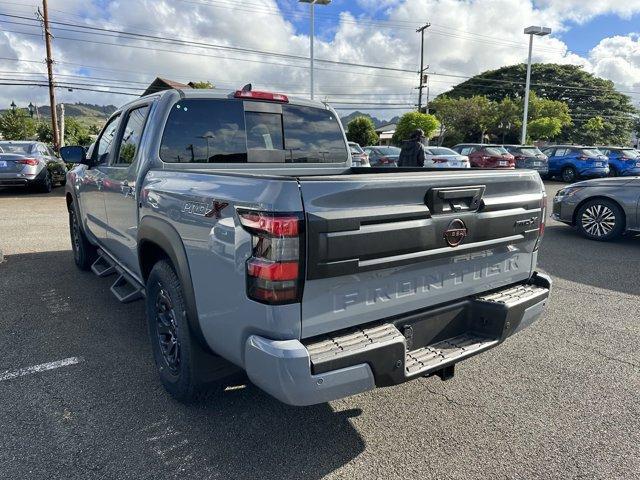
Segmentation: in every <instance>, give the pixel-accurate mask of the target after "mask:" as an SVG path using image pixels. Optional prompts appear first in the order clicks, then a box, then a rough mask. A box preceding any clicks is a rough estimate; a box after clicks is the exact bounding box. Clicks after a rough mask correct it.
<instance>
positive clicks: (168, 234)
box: [138, 216, 210, 351]
mask: <svg viewBox="0 0 640 480" xmlns="http://www.w3.org/2000/svg"><path fill="white" fill-rule="evenodd" d="M150 247H151V248H153V249H154V250H155V251H156V252H157V249H158V248H159V249H160V250H161V251H162V253H164V254H165V255H166V257H168V258H169V260H170V261H171V263H172V264H173V268H174V269H175V271H176V274H177V275H178V278H179V279H180V283H181V285H182V291H183V294H184V299H185V302H186V304H187V319H188V321H189V327H190V328H191V332H192V333H193V334H194V335H195V336H196V338H197V339H198V340H199V342H200V344H201V346H203V347H205V348H206V349H207V350H209V347H208V345H207V342H206V341H205V338H204V335H203V334H202V329H201V328H200V322H199V320H198V310H197V307H196V297H195V292H194V289H193V281H192V280H191V270H190V269H189V260H188V259H187V253H186V251H185V248H184V244H183V243H182V239H181V238H180V234H179V233H178V232H177V230H176V229H175V228H174V227H173V226H171V224H170V223H168V222H166V221H164V220H161V219H159V218H156V217H149V216H146V217H143V218H142V219H141V220H140V224H139V226H138V261H139V262H140V272H142V280H143V282H144V283H146V281H147V278H148V277H149V273H150V272H151V269H152V268H153V263H151V262H149V261H148V260H149V259H148V256H146V255H145V252H148V251H149V250H148V249H149V248H150ZM147 255H148V254H147ZM157 259H158V258H157V257H156V258H152V260H157ZM209 351H210V350H209Z"/></svg>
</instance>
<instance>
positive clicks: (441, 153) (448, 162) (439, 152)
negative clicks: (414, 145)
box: [424, 147, 470, 168]
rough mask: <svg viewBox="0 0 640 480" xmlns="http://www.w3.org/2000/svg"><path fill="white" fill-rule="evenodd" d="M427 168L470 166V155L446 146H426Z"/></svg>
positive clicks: (425, 163) (425, 159) (425, 162)
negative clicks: (461, 153)
mask: <svg viewBox="0 0 640 480" xmlns="http://www.w3.org/2000/svg"><path fill="white" fill-rule="evenodd" d="M424 166H425V167H427V168H469V167H470V165H469V157H467V156H466V155H460V154H459V153H458V152H454V151H453V150H451V149H450V148H446V147H424Z"/></svg>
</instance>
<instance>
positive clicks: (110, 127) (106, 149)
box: [93, 115, 120, 165]
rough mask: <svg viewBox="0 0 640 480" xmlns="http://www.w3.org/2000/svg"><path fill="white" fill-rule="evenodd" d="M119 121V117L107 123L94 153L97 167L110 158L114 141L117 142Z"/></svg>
mask: <svg viewBox="0 0 640 480" xmlns="http://www.w3.org/2000/svg"><path fill="white" fill-rule="evenodd" d="M119 119H120V116H119V115H118V116H117V117H113V118H112V119H111V120H109V123H107V124H106V125H105V127H104V129H103V130H102V134H101V135H100V139H99V140H98V144H97V146H96V148H95V149H94V151H93V158H94V163H95V164H96V165H100V164H102V163H104V162H106V161H107V159H108V158H109V153H110V152H111V148H112V146H113V141H114V140H115V136H116V130H117V128H118V124H119V122H118V120H119Z"/></svg>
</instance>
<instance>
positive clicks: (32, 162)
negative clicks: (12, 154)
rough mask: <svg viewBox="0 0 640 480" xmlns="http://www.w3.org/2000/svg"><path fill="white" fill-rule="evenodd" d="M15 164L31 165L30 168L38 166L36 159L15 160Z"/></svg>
mask: <svg viewBox="0 0 640 480" xmlns="http://www.w3.org/2000/svg"><path fill="white" fill-rule="evenodd" d="M16 163H20V164H22V165H31V166H32V167H35V166H36V165H38V159H37V158H21V159H20V160H16Z"/></svg>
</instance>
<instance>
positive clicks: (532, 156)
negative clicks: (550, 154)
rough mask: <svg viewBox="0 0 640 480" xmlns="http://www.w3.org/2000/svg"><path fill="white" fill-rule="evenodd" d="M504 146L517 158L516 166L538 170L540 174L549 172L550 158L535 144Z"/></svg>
mask: <svg viewBox="0 0 640 480" xmlns="http://www.w3.org/2000/svg"><path fill="white" fill-rule="evenodd" d="M504 148H505V149H506V150H507V152H509V153H510V154H511V155H513V156H514V158H515V160H516V168H530V169H532V170H537V171H538V173H539V174H540V175H543V176H544V175H546V174H547V173H549V159H548V158H547V156H546V155H545V154H544V153H542V152H541V151H540V149H539V148H538V147H536V146H535V145H505V146H504Z"/></svg>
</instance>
